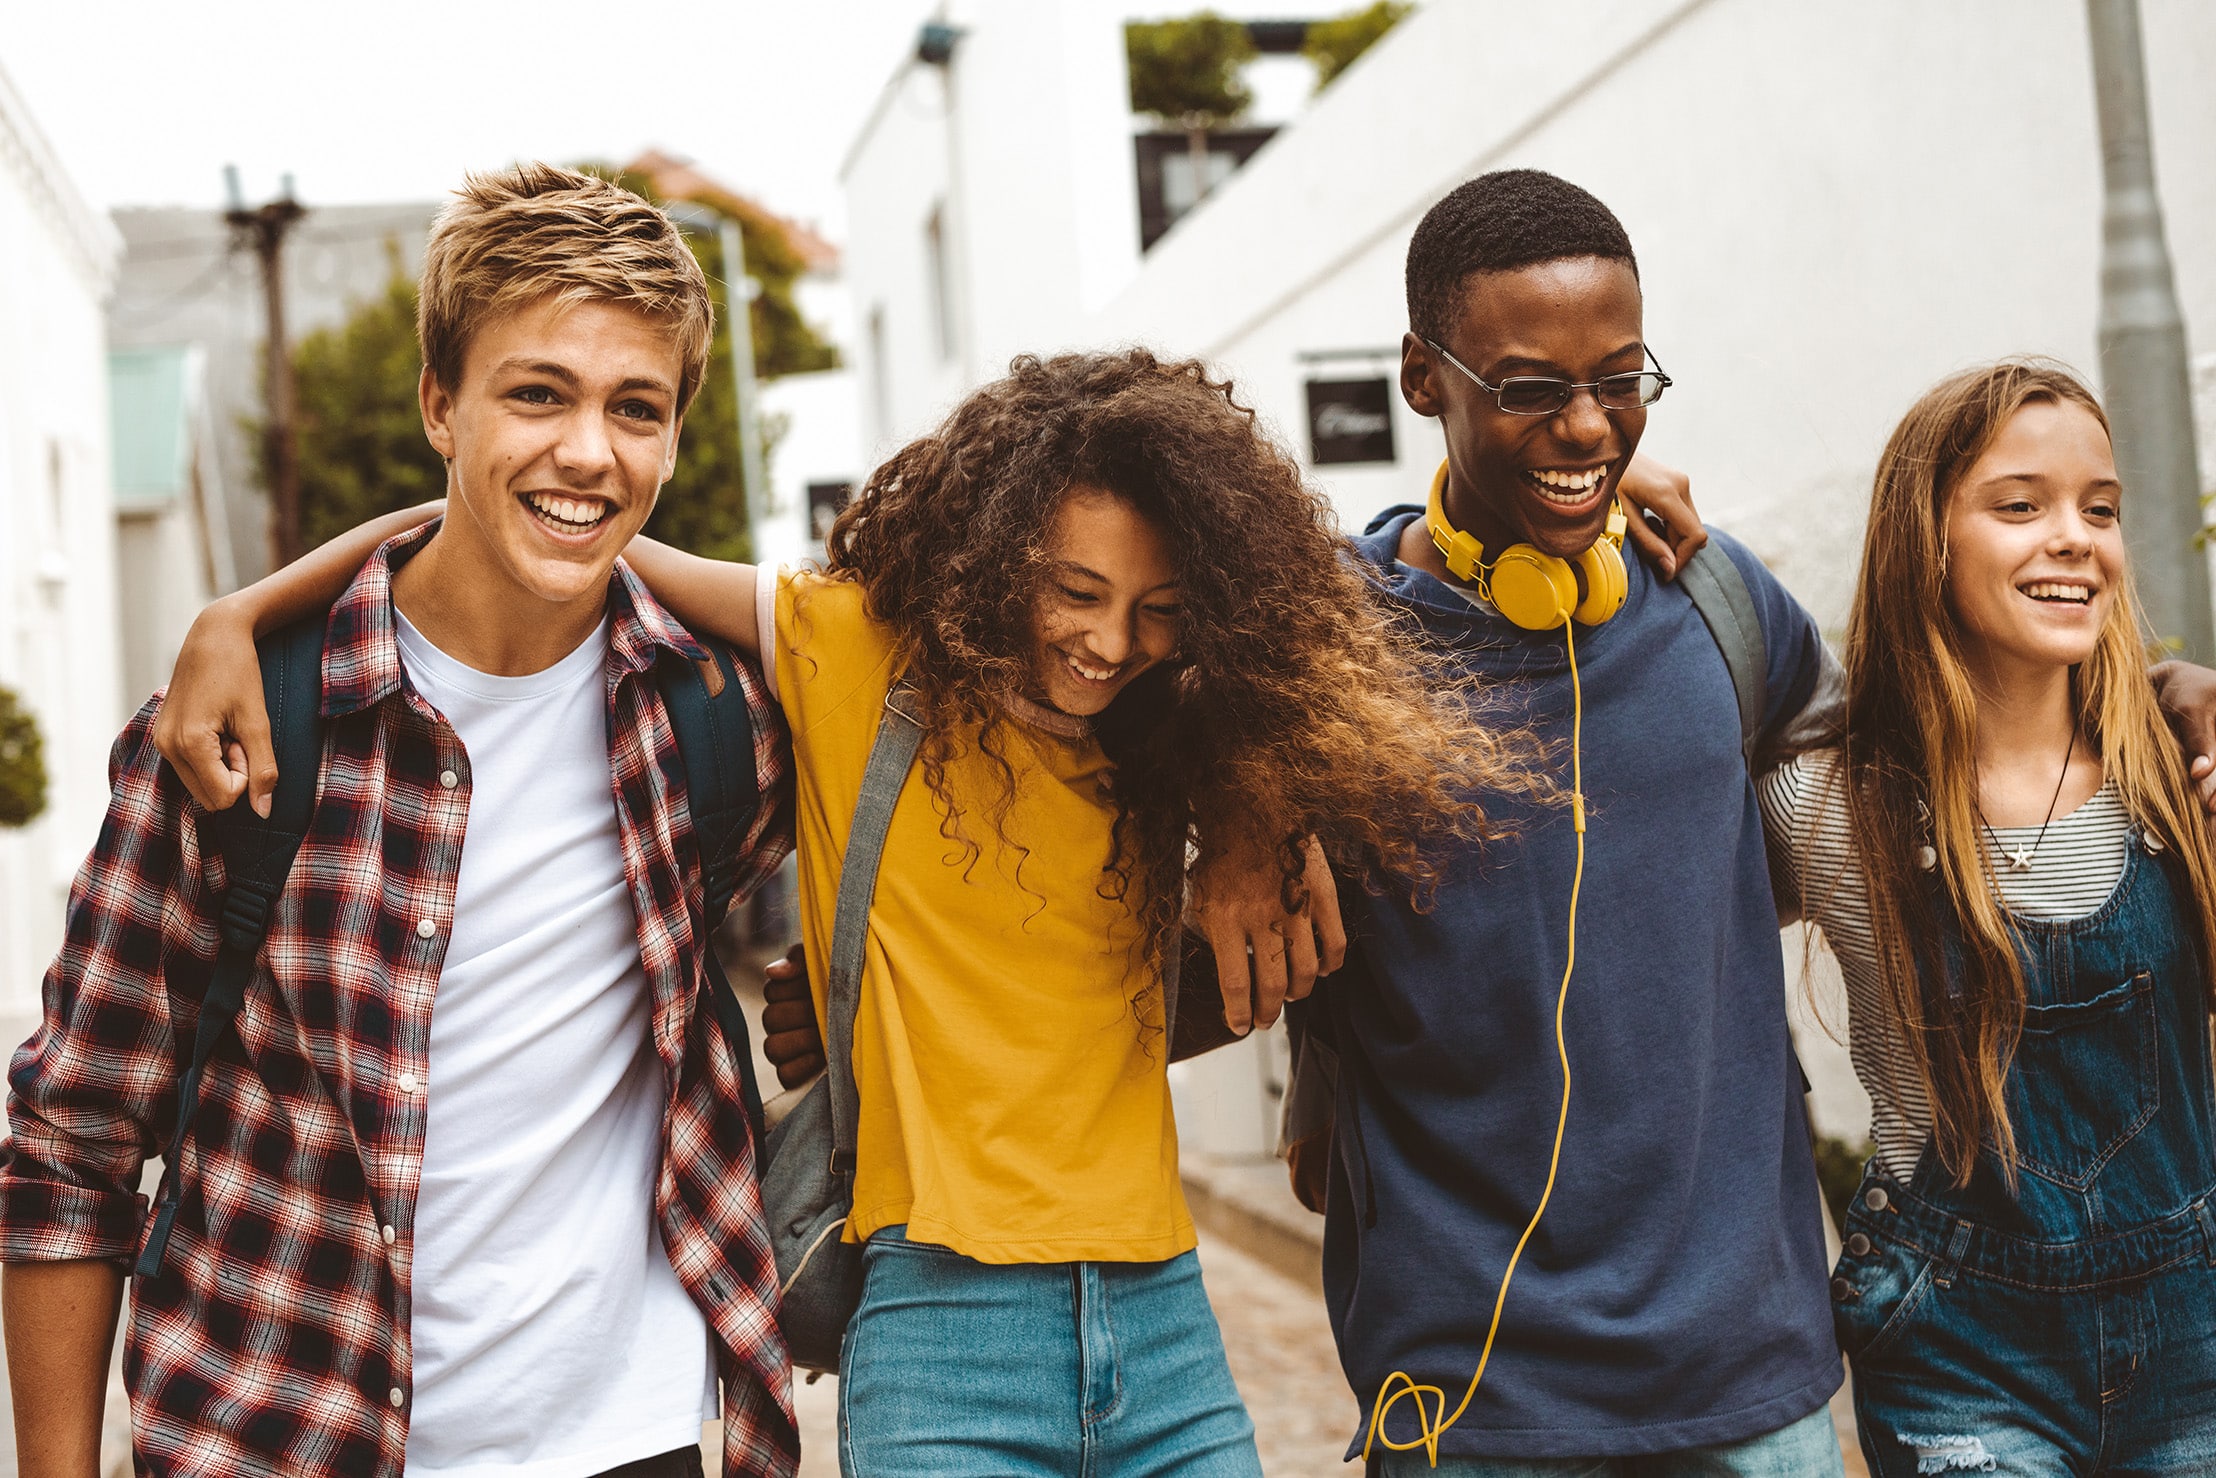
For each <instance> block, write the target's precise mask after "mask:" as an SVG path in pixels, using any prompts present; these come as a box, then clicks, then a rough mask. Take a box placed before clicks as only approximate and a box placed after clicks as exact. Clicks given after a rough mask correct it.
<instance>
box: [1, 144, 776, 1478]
mask: <svg viewBox="0 0 2216 1478" xmlns="http://www.w3.org/2000/svg"><path fill="white" fill-rule="evenodd" d="M422 299H423V306H422V313H421V321H420V328H421V338H422V349H423V361H424V366H425V367H424V370H423V374H422V381H421V401H422V411H423V422H424V428H425V431H426V433H427V435H428V436H429V438H430V440H431V442H432V444H433V446H435V447H436V448H437V449H438V451H439V452H440V453H441V454H442V455H443V456H444V457H445V458H446V460H447V469H448V472H447V486H446V490H445V491H446V495H447V500H448V501H447V508H446V517H445V518H444V520H443V522H440V523H436V524H433V525H430V526H428V527H425V528H421V529H413V530H412V531H411V532H409V533H405V534H402V535H400V536H399V537H397V538H393V539H391V540H390V541H389V542H387V543H385V544H384V545H382V546H381V547H380V548H378V550H377V551H376V553H375V554H374V555H373V556H372V557H371V558H370V559H369V560H368V562H367V563H366V564H362V565H361V566H360V568H359V570H358V571H357V572H355V573H354V574H353V577H352V583H351V584H350V585H348V586H347V588H346V592H345V594H344V595H343V596H342V597H341V598H340V600H339V602H338V604H337V605H336V606H335V607H334V608H333V609H332V612H331V616H330V620H329V624H328V627H327V629H326V638H325V652H324V662H323V683H322V711H323V714H324V715H325V722H326V724H327V738H326V742H325V749H324V758H323V763H322V769H321V774H320V785H319V801H318V804H317V808H316V811H315V819H314V821H313V823H312V825H311V826H310V828H309V831H308V834H307V838H306V842H305V844H304V846H303V847H302V849H301V851H300V854H299V857H298V859H297V861H296V862H295V863H294V865H293V868H292V872H291V875H290V882H289V884H288V885H287V887H286V890H285V892H284V894H283V895H282V897H281V899H280V900H279V902H278V904H277V906H276V911H275V915H274V921H273V923H272V925H271V928H270V931H269V935H268V941H267V945H266V947H265V948H264V949H263V951H262V952H261V955H260V957H259V963H258V966H257V968H256V972H255V975H254V977H253V980H252V983H251V985H250V986H249V988H248V990H247V993H246V998H245V1004H244V1007H243V1008H242V1010H241V1011H240V1014H239V1017H238V1021H237V1027H236V1032H235V1035H234V1036H231V1037H229V1038H227V1039H226V1042H225V1045H224V1046H223V1048H222V1049H220V1050H218V1051H217V1053H216V1055H215V1056H214V1058H213V1060H212V1061H211V1063H210V1065H209V1068H208V1071H207V1076H206V1079H205V1082H204V1083H203V1085H202V1087H201V1090H200V1108H199V1112H198V1117H197V1119H196V1121H195V1123H194V1126H193V1131H192V1135H191V1138H190V1140H189V1141H188V1144H187V1148H186V1152H185V1154H184V1156H183V1157H182V1158H183V1163H182V1167H181V1168H182V1170H183V1181H182V1194H181V1195H180V1196H179V1198H178V1212H177V1217H176V1222H175V1226H174V1229H173V1231H172V1233H171V1235H170V1238H169V1242H168V1246H167V1252H166V1256H165V1258H164V1261H163V1265H162V1268H161V1271H160V1272H159V1273H158V1274H156V1275H155V1276H153V1277H151V1278H142V1279H140V1280H139V1282H138V1284H137V1285H136V1287H135V1288H134V1291H133V1310H132V1318H131V1323H130V1330H129V1334H128V1336H127V1340H126V1346H125V1372H126V1379H127V1382H128V1385H129V1388H130V1396H131V1406H132V1417H133V1428H134V1446H135V1449H136V1451H135V1459H136V1463H137V1467H138V1471H139V1472H141V1473H153V1474H166V1473H188V1472H189V1473H268V1474H274V1473H284V1474H311V1475H321V1474H331V1475H338V1474H345V1475H348V1478H356V1475H387V1474H397V1473H398V1472H400V1471H401V1469H402V1467H403V1466H404V1465H405V1467H406V1469H407V1471H408V1472H409V1473H410V1474H424V1473H433V1474H447V1475H468V1478H476V1475H480V1474H488V1473H493V1472H503V1473H523V1474H529V1475H531V1478H588V1475H597V1474H605V1473H611V1472H618V1471H620V1472H621V1473H623V1474H624V1475H626V1478H647V1475H653V1478H661V1475H672V1478H674V1475H681V1474H688V1473H694V1474H696V1473H698V1472H699V1461H700V1460H699V1453H698V1449H697V1445H696V1438H697V1435H698V1429H699V1424H700V1422H701V1421H702V1420H703V1418H704V1416H708V1415H710V1414H713V1413H714V1412H716V1411H717V1410H718V1408H719V1406H720V1409H721V1413H722V1418H723V1431H724V1438H725V1442H724V1472H725V1473H726V1474H727V1475H737V1474H740V1473H774V1474H787V1473H791V1472H792V1471H794V1469H795V1468H796V1466H797V1438H796V1435H795V1430H794V1426H793V1420H792V1413H791V1400H790V1385H789V1379H788V1375H787V1370H786V1365H785V1356H784V1348H783V1344H782V1341H781V1339H780V1337H779V1335H778V1332H777V1326H776V1319H775V1303H776V1286H775V1277H774V1272H773V1268H772V1264H771V1258H770V1251H769V1244H768V1241H767V1239H766V1237H765V1236H764V1234H763V1231H762V1228H761V1225H760V1216H761V1213H760V1204H759V1200H758V1197H757V1193H756V1190H755V1184H754V1148H753V1144H752V1141H751V1139H750V1137H749V1134H748V1130H747V1123H746V1117H745V1112H744V1108H743V1097H742V1087H741V1080H740V1076H739V1069H738V1066H737V1062H736V1059H735V1057H734V1055H733V1053H732V1052H731V1051H730V1050H729V1046H728V1044H727V1043H726V1041H725V1039H724V1038H723V1036H722V1033H721V1031H720V1030H719V1029H718V1027H717V1025H716V1023H715V1020H714V1017H713V1014H712V1013H710V1012H707V1011H705V1010H704V1009H702V1007H701V999H702V995H701V993H702V991H703V989H704V986H705V976H704V968H705V959H706V951H707V949H708V940H707V938H706V935H705V930H704V929H703V928H702V927H701V923H702V920H701V917H700V908H701V895H702V889H701V884H700V858H699V856H698V848H697V846H696V845H695V842H694V839H693V837H692V836H691V834H690V823H689V820H688V818H687V811H686V808H685V806H684V805H683V804H682V801H683V782H682V775H683V773H684V771H683V766H682V765H681V764H680V763H678V761H677V756H676V752H675V741H674V738H673V735H672V730H671V726H670V723H669V721H668V717H667V714H666V712H665V711H664V708H663V705H662V702H661V699H660V697H659V694H658V691H657V688H656V685H655V681H654V678H653V675H652V674H653V668H654V667H655V665H656V663H657V662H658V661H661V660H663V659H664V658H665V657H672V656H674V657H675V658H680V659H686V660H697V659H699V658H700V657H702V656H703V655H704V653H703V652H702V650H701V649H700V648H699V647H698V645H697V644H696V643H695V642H694V641H693V639H692V638H691V637H690V636H689V635H688V634H687V633H686V631H685V630H684V628H683V627H682V626H680V625H679V624H678V623H677V622H676V621H675V620H674V619H672V618H671V617H670V616H669V615H668V614H667V613H666V612H665V611H663V610H662V608H661V607H660V606H658V605H657V604H656V603H655V602H654V600H653V599H652V598H651V597H650V596H649V595H648V594H647V592H646V590H645V588H644V587H643V586H642V585H641V584H640V583H639V582H638V581H637V580H636V579H635V578H634V577H633V576H632V575H631V573H630V572H629V571H628V570H627V569H626V568H624V567H623V566H622V565H620V564H619V563H618V562H617V559H616V556H617V552H618V551H619V550H620V549H622V547H623V546H624V544H625V543H626V542H627V541H628V540H629V539H630V537H631V536H632V534H633V533H635V532H636V531H637V530H638V528H639V526H640V525H641V524H643V523H644V522H645V520H646V517H647V515H648V513H649V512H651V511H652V509H653V506H654V500H655V497H656V494H657V492H658V490H659V488H660V486H661V484H662V483H663V481H664V480H666V479H667V478H668V477H669V475H670V473H671V470H672V467H673V465H674V462H675V458H676V452H677V441H678V433H679V429H680V427H681V425H682V423H683V418H684V411H685V407H686V404H687V403H688V402H689V401H690V399H691V398H692V395H693V392H694V391H695V390H696V389H697V388H698V387H699V384H700V379H701V373H702V369H703V365H704V362H705V359H706V356H707V349H708V342H709V333H710V320H711V313H712V310H711V307H710V302H709V298H708V292H707V285H706V282H705V280H704V279H703V277H702V275H701V272H700V269H699V267H698V265H697V264H696V263H695V262H694V261H693V259H692V256H691V254H690V252H689V251H688V250H687V248H686V247H685V245H684V243H683V241H682V239H681V238H680V237H679V236H678V234H677V232H676V231H675V229H674V228H673V227H672V226H671V225H670V223H669V221H668V220H667V219H666V218H665V217H664V216H662V215H661V213H660V212H658V211H656V210H655V209H654V208H653V207H651V206H650V205H648V204H647V203H646V202H645V201H643V200H641V199H639V198H638V197H637V196H635V195H632V194H631V193H629V192H628V191H625V190H623V189H621V188H619V187H617V186H615V185H613V184H610V183H607V182H606V181H602V180H598V179H594V178H591V177H588V176H584V175H580V174H575V173H572V172H569V171H566V170H559V169H554V168H550V167H547V166H544V165H525V166H521V167H518V168H516V169H512V170H508V171H505V172H502V173H500V174H497V175H491V176H484V177H476V178H472V179H471V180H470V181H469V182H468V183H467V184H466V185H465V186H464V188H463V190H462V191H461V192H460V194H459V196H458V197H457V199H456V200H455V201H454V202H453V203H452V204H451V205H450V206H449V207H448V208H447V210H446V211H445V213H444V214H443V215H442V216H441V217H440V219H439V222H438V224H437V226H436V227H435V228H434V231H433V233H432V238H431V243H430V247H429V251H428V254H427V256H426V259H425V264H424V271H423V282H422ZM413 522H414V520H413V519H411V518H409V517H406V516H402V517H401V518H399V519H398V520H397V521H396V526H404V525H408V524H411V523H413ZM320 557H325V558H329V557H331V556H329V555H324V556H320ZM293 614H301V613H293ZM242 619H243V618H242ZM263 621H264V623H265V624H281V623H274V622H272V621H271V619H270V613H267V612H264V613H263ZM741 681H742V683H748V684H751V679H750V678H748V677H747V676H746V675H745V674H744V673H743V672H742V674H741ZM748 697H749V706H750V707H751V708H752V709H753V712H754V717H755V731H756V735H757V744H756V755H755V760H756V773H757V776H758V779H759V783H760V784H761V785H762V787H763V790H764V793H765V795H767V794H769V793H770V792H771V791H772V790H774V788H775V787H777V786H779V785H781V784H783V783H784V782H785V766H786V761H785V759H784V758H783V756H782V754H781V745H780V744H779V737H780V735H781V730H780V727H779V724H778V720H777V718H776V715H775V711H774V708H773V707H772V706H771V705H769V704H767V703H766V702H765V701H763V700H762V698H761V697H760V695H759V693H758V692H756V691H754V690H752V688H751V686H750V687H749V693H748ZM161 705H162V699H161V698H160V696H158V695H157V696H156V697H155V698H154V699H152V700H151V701H149V702H148V703H147V705H146V706H145V708H144V709H142V710H141V711H140V713H139V714H138V716H137V717H136V718H135V719H133V721H132V722H131V724H130V726H129V727H128V728H127V729H125V731H124V733H123V735H122V737H121V738H120V739H119V740H118V741H117V744H116V748H115V753H114V757H113V761H112V770H113V782H114V793H113V797H112V799H111V802H110V805H109V808H108V814H107V819H106V823H105V825H104V826H103V828H102V831H101V835H100V840H99V842H98V845H97V846H96V847H95V849H94V851H93V853H92V855H91V857H90V858H89V859H88V860H87V861H86V863H85V865H84V868H83V870H82V871H81V872H80V874H79V876H78V879H77V883H76V886H75V888H74V889H73V891H72V894H71V898H70V906H69V923H68V933H67V941H66V943H65V945H64V947H63V949H62V952H61V954H60V955H59V957H58V958H57V959H56V960H55V962H54V964H53V966H52V968H51V969H50V970H49V972H48V974H47V977H46V981H45V990H44V1019H43V1021H42V1023H41V1025H40V1027H39V1029H38V1031H37V1033H36V1034H35V1035H34V1036H33V1037H32V1038H31V1039H30V1041H29V1042H27V1043H26V1044H25V1045H24V1046H23V1047H22V1049H21V1050H20V1051H19V1052H18V1053H17V1054H16V1057H15V1060H14V1064H13V1067H12V1069H11V1071H10V1074H9V1086H10V1089H11V1094H10V1098H9V1102H8V1113H9V1118H10V1122H11V1124H12V1127H13V1131H14V1137H13V1138H12V1139H10V1140H8V1141H7V1142H6V1144H5V1145H4V1146H0V1262H5V1263H6V1264H7V1266H6V1269H5V1277H4V1283H5V1305H6V1307H5V1313H6V1333H7V1351H8V1360H9V1372H10V1377H11V1380H12V1382H13V1385H14V1392H15V1402H16V1410H17V1413H18V1416H17V1429H18V1439H17V1440H18V1445H19V1449H20V1454H21V1461H22V1470H23V1472H24V1473H25V1474H26V1475H39V1478H47V1475H54V1478H60V1475H67V1478H90V1475H91V1474H92V1473H93V1472H94V1468H95V1463H96V1453H97V1441H98V1425H99V1421H98V1418H99V1409H100V1398H101V1390H102V1386H103V1384H104V1379H105V1372H106V1367H107V1352H108V1349H109V1345H110V1342H111V1340H112V1336H113V1331H114V1327H115V1320H116V1313H117V1308H118V1303H119V1300H120V1298H121V1294H122V1288H123V1280H124V1276H125V1266H126V1264H127V1263H128V1262H129V1261H130V1260H131V1259H132V1258H134V1257H135V1256H136V1255H137V1254H138V1253H139V1251H140V1249H141V1247H142V1245H143V1242H144V1239H145V1238H146V1235H147V1217H146V1209H145V1202H144V1201H143V1199H142V1198H141V1197H140V1196H139V1194H138V1184H139V1173H140V1169H141V1166H142V1164H143V1162H144V1161H145V1160H146V1159H147V1158H148V1156H149V1155H150V1153H153V1152H156V1151H157V1150H158V1148H159V1147H160V1146H161V1144H162V1143H163V1142H164V1141H165V1138H166V1135H167V1132H168V1128H169V1124H170V1121H171V1118H172V1116H173V1115H174V1112H175V1110H174V1105H175V1103H176V1101H177V1085H176V1078H177V1069H178V1062H179V1059H180V1056H181V1054H182V1052H183V1050H184V1048H183V1046H182V1045H181V1044H183V1043H188V1042H189V1041H190V1038H191V1029H192V1020H191V1018H192V1016H193V1012H194V1004H193V1003H195V1002H197V1001H198V1000H199V998H200V995H201V993H202V992H203V991H204V990H205V986H206V980H207V977H208V973H209V969H210V962H211V960H212V959H213V957H214V955H215V953H216V948H217V939H218V929H219V921H218V917H217V908H218V906H219V905H220V903H221V900H222V895H223V892H224V887H225V879H224V878H223V877H222V876H221V872H222V868H221V864H220V860H219V858H218V856H217V854H216V852H215V849H214V848H213V847H212V846H210V845H208V844H206V843H204V841H203V837H202V827H203V823H204V820H205V816H206V813H205V812H204V811H203V810H202V809H201V806H200V805H199V804H198V803H197V802H196V799H195V797H194V796H193V795H191V794H188V792H187V790H186V787H185V782H184V781H182V780H180V778H179V777H178V774H177V772H176V771H174V770H171V769H169V768H167V767H166V766H164V765H163V764H162V762H161V761H160V758H159V756H158V755H157V753H156V750H155V745H154V742H153V735H154V731H155V728H156V724H157V721H158V718H159V716H160V713H161ZM199 737H200V738H202V739H203V740H204V742H205V743H206V744H209V745H220V743H221V740H220V737H219V736H218V735H216V734H214V733H210V734H208V735H206V736H199ZM195 784H196V785H197V784H198V782H195ZM231 798H232V797H231V796H229V795H202V796H199V797H198V801H207V802H211V803H215V804H222V803H225V802H227V801H229V800H230V799H231ZM775 811H776V808H775V807H773V806H771V805H768V804H764V805H763V806H761V807H760V808H759V811H758V819H757V821H756V823H755V827H754V830H753V832H752V834H751V835H750V836H748V837H747V838H746V840H745V843H744V845H743V847H742V855H743V856H744V858H745V863H746V866H745V869H744V870H745V872H746V874H747V876H745V877H743V878H742V883H741V896H743V895H744V892H745V891H746V890H747V887H748V886H749V885H750V884H751V883H752V882H753V881H756V880H758V879H759V878H760V877H761V876H762V875H764V874H765V873H766V872H767V870H768V869H769V868H770V867H771V866H773V865H774V864H775V862H776V860H777V859H778V857H779V856H780V855H782V853H783V851H784V850H785V848H786V846H787V844H788V839H787V838H786V837H785V836H783V835H782V834H779V831H778V828H776V827H774V826H773V825H772V824H771V822H770V821H769V819H768V818H769V817H771V816H772V814H773V813H775ZM719 1383H720V1393H721V1394H720V1398H719V1395H718V1391H719Z"/></svg>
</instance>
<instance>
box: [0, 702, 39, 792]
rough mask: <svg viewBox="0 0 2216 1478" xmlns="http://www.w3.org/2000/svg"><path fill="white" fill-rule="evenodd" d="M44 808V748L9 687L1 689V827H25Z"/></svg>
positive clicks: (29, 718)
mask: <svg viewBox="0 0 2216 1478" xmlns="http://www.w3.org/2000/svg"><path fill="white" fill-rule="evenodd" d="M45 809H46V748H45V745H44V744H43V743H42V742H41V741H40V739H39V735H38V724H37V723H36V722H34V721H33V720H32V718H31V713H30V710H29V709H27V708H25V707H24V706H23V704H22V703H21V701H20V700H18V699H17V698H16V696H15V693H14V691H13V690H12V689H8V688H0V826H27V825H29V824H30V823H31V822H32V821H34V820H36V819H37V817H38V814H39V813H40V812H41V811H44V810H45Z"/></svg>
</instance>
